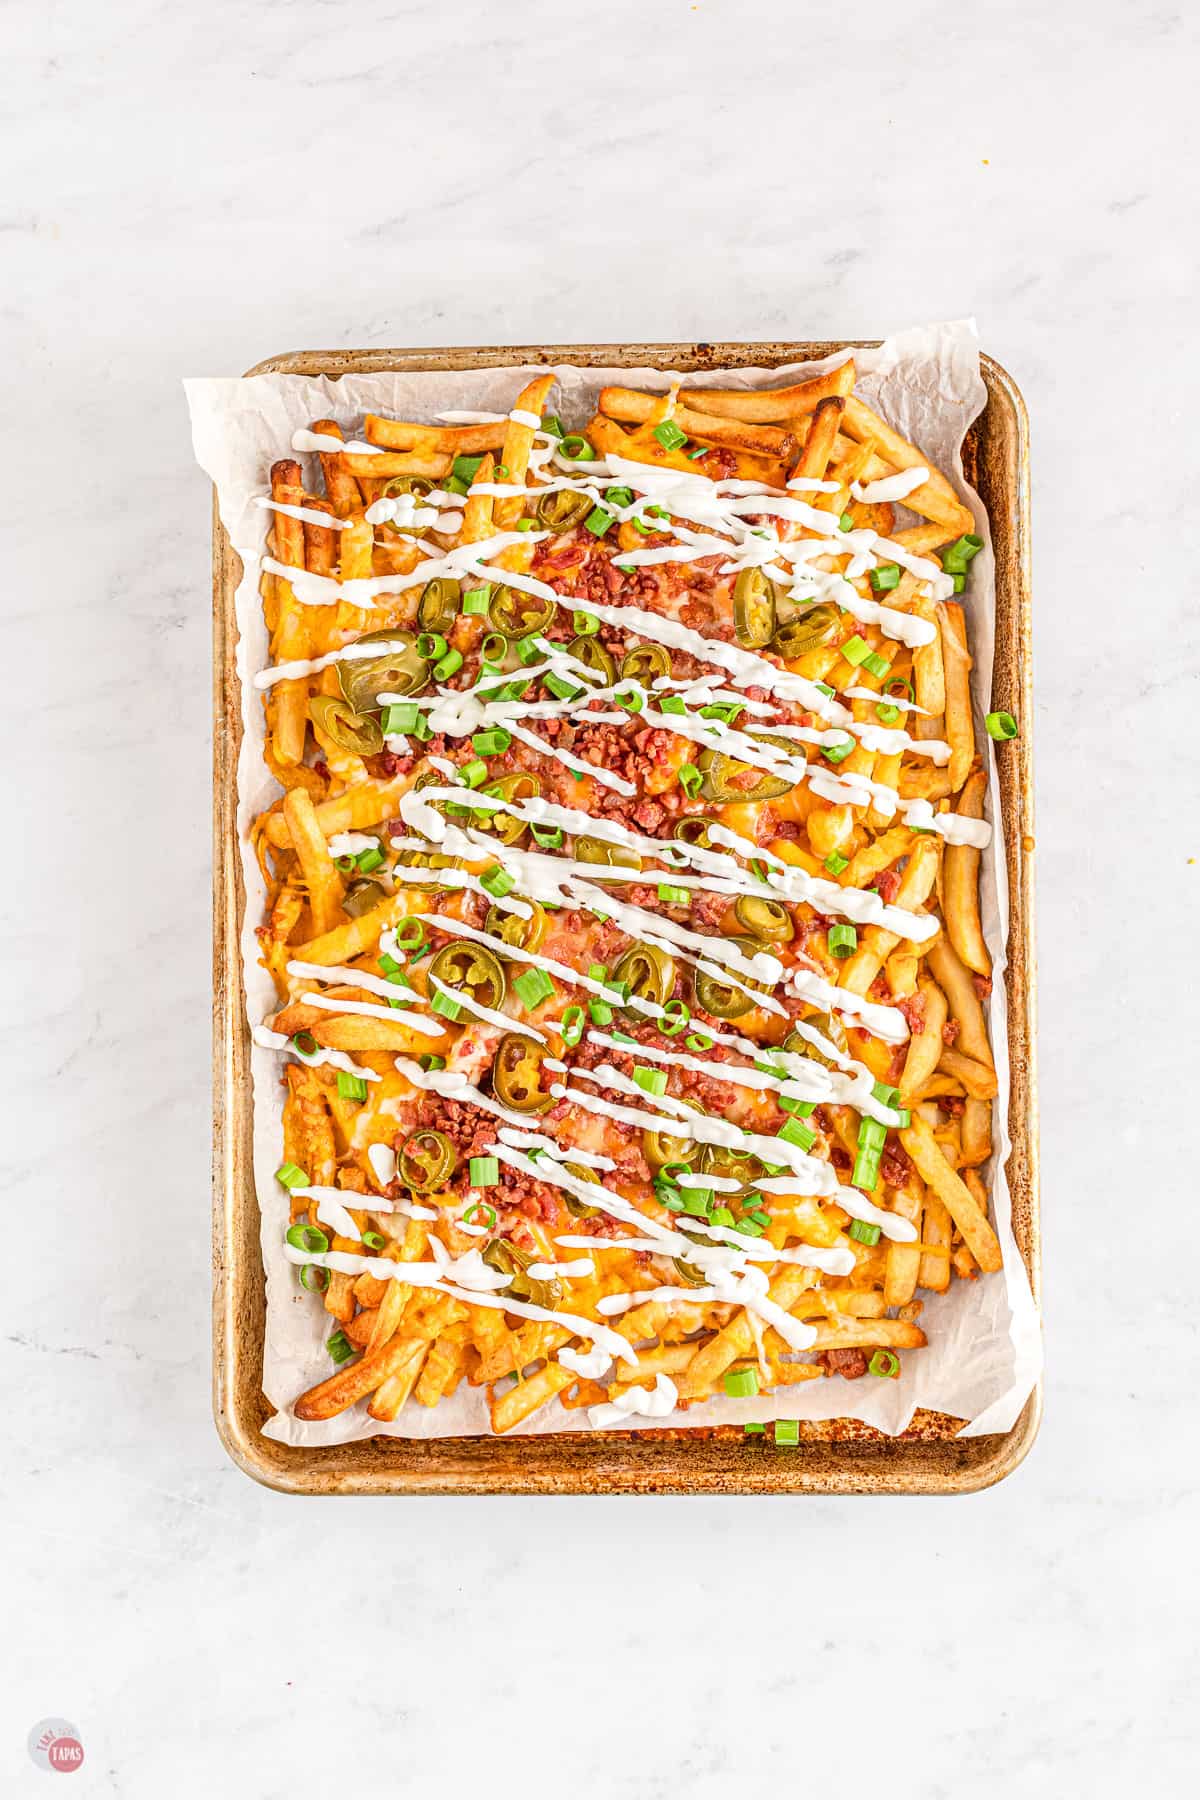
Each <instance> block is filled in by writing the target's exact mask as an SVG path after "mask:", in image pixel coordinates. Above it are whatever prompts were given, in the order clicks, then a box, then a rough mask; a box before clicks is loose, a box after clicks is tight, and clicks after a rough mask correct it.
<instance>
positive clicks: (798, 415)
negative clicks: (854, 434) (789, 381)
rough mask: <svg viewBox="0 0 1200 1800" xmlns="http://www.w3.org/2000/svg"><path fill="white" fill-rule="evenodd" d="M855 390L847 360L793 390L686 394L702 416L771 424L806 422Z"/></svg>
mask: <svg viewBox="0 0 1200 1800" xmlns="http://www.w3.org/2000/svg"><path fill="white" fill-rule="evenodd" d="M853 387H854V359H853V357H848V358H847V360H846V361H845V362H843V363H840V364H839V365H838V367H837V368H836V369H831V370H830V371H829V373H828V374H827V375H816V376H814V377H813V378H812V379H811V380H810V381H802V382H799V383H798V384H797V385H796V386H794V387H786V388H757V389H754V388H746V389H742V388H685V389H684V390H683V391H684V393H685V394H686V395H687V397H688V400H689V402H691V403H692V404H693V405H695V406H697V407H699V408H700V410H701V411H702V412H705V413H716V414H718V415H720V416H723V417H724V418H727V419H746V420H753V421H755V422H757V423H759V424H767V423H770V422H771V421H772V420H775V421H780V420H784V419H802V418H806V417H807V416H808V415H809V414H810V413H813V412H815V411H816V409H817V407H818V406H819V405H820V403H821V401H822V400H825V399H827V398H829V397H830V396H831V395H840V396H842V397H844V396H845V395H847V394H849V393H850V392H851V390H852V388H853Z"/></svg>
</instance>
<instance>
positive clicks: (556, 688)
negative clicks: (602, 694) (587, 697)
mask: <svg viewBox="0 0 1200 1800" xmlns="http://www.w3.org/2000/svg"><path fill="white" fill-rule="evenodd" d="M542 685H543V687H547V688H549V690H550V692H551V693H552V694H553V695H554V698H555V699H556V700H578V699H579V698H580V697H581V696H582V694H583V689H582V688H581V687H579V686H578V685H577V683H575V682H574V681H566V680H564V678H563V677H562V676H561V675H543V676H542Z"/></svg>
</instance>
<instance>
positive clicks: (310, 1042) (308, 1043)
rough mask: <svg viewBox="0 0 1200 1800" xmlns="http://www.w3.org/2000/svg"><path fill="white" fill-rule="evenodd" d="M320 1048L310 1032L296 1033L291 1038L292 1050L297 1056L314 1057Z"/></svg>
mask: <svg viewBox="0 0 1200 1800" xmlns="http://www.w3.org/2000/svg"><path fill="white" fill-rule="evenodd" d="M320 1048H321V1046H320V1044H318V1042H317V1040H316V1038H315V1037H314V1036H313V1034H312V1032H311V1031H298V1032H296V1034H295V1036H294V1037H293V1038H292V1049H293V1050H294V1051H295V1052H296V1055H297V1056H315V1055H316V1054H317V1051H318V1050H319V1049H320Z"/></svg>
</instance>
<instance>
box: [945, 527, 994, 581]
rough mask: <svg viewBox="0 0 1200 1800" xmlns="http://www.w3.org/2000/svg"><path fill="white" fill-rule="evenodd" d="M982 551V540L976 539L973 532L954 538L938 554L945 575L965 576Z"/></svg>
mask: <svg viewBox="0 0 1200 1800" xmlns="http://www.w3.org/2000/svg"><path fill="white" fill-rule="evenodd" d="M982 549H983V539H982V538H981V537H976V535H975V533H974V532H973V531H968V532H967V533H966V535H965V536H963V537H960V538H955V540H954V542H953V543H952V544H947V545H946V547H945V549H944V550H941V551H939V553H938V554H939V555H940V557H941V559H942V567H943V569H944V570H945V571H946V573H947V575H965V574H966V573H967V570H968V569H969V568H970V566H971V563H972V561H973V560H974V558H975V557H977V556H978V555H979V552H980V551H981V550H982Z"/></svg>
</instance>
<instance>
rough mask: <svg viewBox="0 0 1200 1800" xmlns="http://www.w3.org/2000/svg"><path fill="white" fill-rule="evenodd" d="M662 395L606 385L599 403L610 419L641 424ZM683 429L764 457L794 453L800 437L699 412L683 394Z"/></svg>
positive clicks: (677, 415) (678, 417)
mask: <svg viewBox="0 0 1200 1800" xmlns="http://www.w3.org/2000/svg"><path fill="white" fill-rule="evenodd" d="M657 399H658V396H656V395H654V394H642V393H639V392H638V390H637V389H636V388H624V387H606V388H601V389H600V398H599V400H598V401H597V405H598V406H599V408H600V411H601V412H602V413H604V414H605V415H606V416H607V417H608V418H610V419H620V420H622V421H623V422H625V423H627V424H629V423H635V424H640V423H643V422H644V421H646V420H647V419H650V418H651V417H652V416H653V415H654V411H655V405H656V401H657ZM671 417H672V418H673V419H674V421H675V423H676V424H677V425H678V427H679V429H680V430H681V431H686V432H687V434H688V436H689V437H691V438H696V439H697V440H698V441H700V442H703V443H708V444H728V445H729V446H730V447H732V448H735V449H739V450H751V451H755V452H757V453H758V454H759V455H760V456H780V457H786V456H790V455H792V454H793V453H794V451H795V447H796V440H795V438H794V437H793V436H792V434H791V432H790V431H781V430H779V429H778V427H776V426H772V425H753V424H749V423H739V422H737V421H736V420H731V419H728V418H721V417H720V415H719V414H716V413H705V412H697V411H696V410H695V409H694V408H692V407H690V406H688V405H687V404H686V402H685V401H684V400H683V398H682V397H681V398H680V400H679V402H678V404H677V405H676V407H675V410H674V412H673V413H672V414H671Z"/></svg>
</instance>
